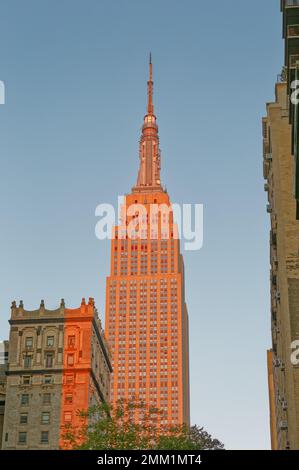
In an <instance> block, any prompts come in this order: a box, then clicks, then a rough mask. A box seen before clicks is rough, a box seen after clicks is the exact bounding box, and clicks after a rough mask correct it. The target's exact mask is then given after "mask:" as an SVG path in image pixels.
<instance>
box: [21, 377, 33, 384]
mask: <svg viewBox="0 0 299 470" xmlns="http://www.w3.org/2000/svg"><path fill="white" fill-rule="evenodd" d="M30 383H31V377H30V375H23V377H22V384H23V385H30Z"/></svg>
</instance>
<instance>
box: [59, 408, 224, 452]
mask: <svg viewBox="0 0 299 470" xmlns="http://www.w3.org/2000/svg"><path fill="white" fill-rule="evenodd" d="M80 416H81V418H82V425H81V426H79V427H76V428H75V427H73V426H71V425H68V426H65V428H64V432H63V441H64V445H63V448H66V449H81V450H139V449H141V450H206V449H209V450H216V449H223V448H224V446H223V444H222V443H221V442H220V441H218V440H217V439H213V438H212V437H211V436H210V435H209V434H208V433H207V432H206V431H205V430H204V429H203V428H199V427H198V426H192V427H191V428H188V427H187V426H162V425H161V424H159V421H160V419H161V420H162V421H163V413H162V412H161V411H159V410H158V409H157V408H153V407H152V408H149V407H148V406H146V404H145V403H143V402H138V401H137V400H134V401H130V402H127V401H124V400H121V401H118V402H117V404H116V405H115V406H112V405H107V404H101V405H99V406H95V407H92V408H90V409H89V410H88V411H87V412H80ZM159 418H160V419H159Z"/></svg>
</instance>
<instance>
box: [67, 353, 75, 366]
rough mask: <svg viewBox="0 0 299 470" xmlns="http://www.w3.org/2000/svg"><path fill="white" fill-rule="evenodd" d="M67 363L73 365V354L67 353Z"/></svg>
mask: <svg viewBox="0 0 299 470" xmlns="http://www.w3.org/2000/svg"><path fill="white" fill-rule="evenodd" d="M67 365H68V366H73V365H74V354H68V355H67Z"/></svg>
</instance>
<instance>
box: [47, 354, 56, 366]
mask: <svg viewBox="0 0 299 470" xmlns="http://www.w3.org/2000/svg"><path fill="white" fill-rule="evenodd" d="M53 359H54V355H53V354H52V353H47V354H46V368H47V369H49V368H51V367H53Z"/></svg>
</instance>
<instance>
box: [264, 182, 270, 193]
mask: <svg viewBox="0 0 299 470" xmlns="http://www.w3.org/2000/svg"><path fill="white" fill-rule="evenodd" d="M264 190H265V191H266V192H268V191H269V184H268V183H265V184H264Z"/></svg>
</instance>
